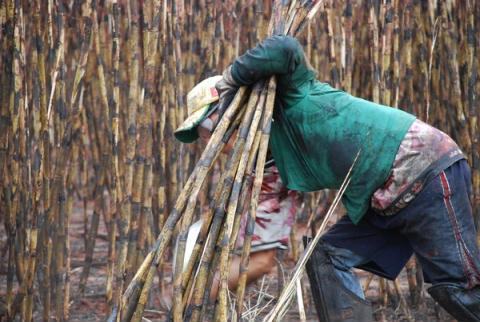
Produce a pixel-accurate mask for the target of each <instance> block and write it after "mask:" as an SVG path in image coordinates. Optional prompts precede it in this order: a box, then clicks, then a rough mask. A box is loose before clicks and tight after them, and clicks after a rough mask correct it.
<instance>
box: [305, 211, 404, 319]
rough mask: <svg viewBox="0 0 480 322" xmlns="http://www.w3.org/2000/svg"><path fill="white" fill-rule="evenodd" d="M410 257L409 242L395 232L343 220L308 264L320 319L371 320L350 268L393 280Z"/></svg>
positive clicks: (368, 306)
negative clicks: (360, 269) (364, 270)
mask: <svg viewBox="0 0 480 322" xmlns="http://www.w3.org/2000/svg"><path fill="white" fill-rule="evenodd" d="M369 213H370V211H369ZM367 215H368V214H367ZM411 254H412V249H411V247H410V245H409V243H408V241H407V240H406V239H405V238H404V237H402V236H401V235H400V234H398V233H396V232H391V231H385V230H381V229H378V228H376V227H374V226H372V225H371V224H369V222H368V221H366V220H362V221H361V222H360V223H359V224H357V225H354V224H353V223H352V221H351V220H350V219H349V218H348V217H347V216H345V217H343V218H342V219H340V220H339V221H338V222H337V223H336V224H335V225H334V226H333V227H332V228H331V229H330V230H329V231H328V232H327V233H326V234H325V235H324V236H323V237H322V239H321V241H320V243H319V245H317V247H316V248H315V251H314V253H313V254H312V256H311V257H310V260H309V261H308V263H307V273H308V275H309V279H310V286H311V289H312V293H313V298H314V301H315V306H316V309H317V313H318V316H319V319H320V320H321V321H328V322H332V321H371V320H372V310H371V305H370V303H369V302H368V301H365V297H364V294H363V290H362V288H361V286H360V284H359V282H358V280H357V277H356V276H355V274H354V273H353V272H352V271H351V268H352V267H359V268H363V269H366V270H368V271H371V272H374V273H376V274H378V275H381V276H384V277H387V278H390V279H394V278H395V277H396V276H397V275H398V273H399V272H400V271H401V269H402V267H403V266H404V265H405V263H406V262H407V261H408V259H409V258H410V256H411Z"/></svg>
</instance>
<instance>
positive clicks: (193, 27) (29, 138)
mask: <svg viewBox="0 0 480 322" xmlns="http://www.w3.org/2000/svg"><path fill="white" fill-rule="evenodd" d="M289 6H290V7H289ZM302 6H303V7H305V8H307V9H305V10H307V11H302V10H303V7H302ZM278 8H280V9H278ZM282 8H283V9H282ZM285 8H286V9H285ZM289 8H290V9H289ZM291 8H295V9H294V10H293V9H291ZM312 8H314V9H315V12H313V9H312ZM292 10H293V11H292ZM295 10H296V11H295ZM308 10H310V11H308ZM287 11H288V12H287ZM292 12H293V13H292ZM314 13H315V15H313V14H314ZM287 16H288V17H290V16H291V17H295V18H294V19H293V18H292V20H288V19H287ZM305 17H307V18H308V19H307V18H305ZM275 19H277V20H276V23H277V26H278V21H283V22H284V23H285V24H286V25H288V24H289V23H291V25H292V26H295V28H297V27H298V29H295V30H297V32H296V33H291V34H295V35H296V36H297V38H298V39H299V40H300V42H301V43H302V44H303V45H304V49H305V52H306V55H307V57H308V58H309V59H310V62H311V65H312V67H313V68H314V69H316V71H317V72H318V79H319V80H320V81H323V82H328V83H330V84H331V85H333V86H335V87H337V88H341V89H344V90H345V91H347V92H349V93H351V94H353V95H355V96H360V97H362V98H366V99H370V100H373V101H375V102H379V103H382V104H385V105H389V106H393V107H394V108H400V109H403V110H406V111H408V112H410V113H413V114H415V115H416V116H417V117H418V118H419V119H421V120H423V121H425V122H427V123H429V124H431V125H434V126H436V127H438V128H440V129H441V130H443V131H444V132H446V133H448V134H449V135H450V136H451V137H452V138H453V139H455V140H456V141H457V142H458V143H459V145H460V146H461V148H462V150H463V151H464V153H465V155H466V156H467V157H468V161H469V164H470V166H471V167H472V174H473V176H472V179H473V195H472V203H473V210H474V219H475V223H476V224H477V226H478V224H480V145H479V138H480V131H479V125H480V121H479V115H480V107H479V106H480V101H479V99H478V93H479V92H480V76H479V71H480V68H479V66H480V52H479V46H478V45H479V43H480V1H478V0H428V1H427V0H425V1H421V0H323V1H318V0H317V1H293V0H292V1H288V0H281V1H280V0H275V1H274V0H243V1H240V0H223V1H222V0H2V1H0V26H1V30H0V31H1V32H0V49H1V51H0V53H1V55H0V224H1V225H0V258H1V260H0V321H99V320H101V321H105V320H107V319H109V320H111V321H113V320H122V321H129V320H135V321H167V320H171V319H172V320H174V321H179V317H180V320H182V319H185V320H188V319H189V315H188V314H186V313H185V312H187V311H188V310H187V309H188V307H189V303H190V302H188V303H187V302H186V301H188V299H189V298H188V296H187V293H188V292H187V291H188V290H192V289H194V286H193V285H196V284H192V283H194V282H193V280H192V279H188V278H187V279H183V280H182V278H180V277H179V278H178V279H177V278H176V277H177V276H174V274H173V272H172V265H173V251H172V247H173V241H174V240H175V239H176V238H177V236H179V235H182V233H183V232H184V231H185V227H188V224H189V222H187V220H186V219H182V218H180V219H178V218H177V220H176V221H174V222H173V223H172V221H169V219H168V218H169V217H172V216H171V215H172V214H174V215H176V211H177V208H176V202H178V199H181V198H179V196H182V195H183V194H182V192H183V188H184V187H186V186H188V185H189V184H188V182H189V177H190V174H191V173H192V171H194V169H196V162H197V161H198V160H199V158H200V157H201V154H202V151H203V149H204V145H202V144H189V145H182V144H180V143H179V142H178V141H176V140H175V139H174V137H173V130H174V129H175V128H176V127H177V126H178V125H179V124H180V123H181V122H182V121H183V119H184V118H185V116H186V113H187V108H186V93H187V92H188V91H189V90H190V89H191V88H192V87H193V86H194V85H195V84H196V83H197V82H199V81H200V80H202V79H204V78H206V77H209V76H213V75H217V74H221V73H222V71H223V70H224V68H226V67H227V66H228V65H229V64H231V63H232V61H233V59H234V58H235V57H237V56H239V55H241V54H242V53H244V52H245V51H246V50H247V49H248V48H251V47H253V46H254V45H255V44H257V43H258V42H259V41H260V40H262V39H263V38H265V37H266V36H267V35H268V34H269V33H270V34H271V33H272V30H278V29H275V28H273V29H269V25H270V24H271V21H274V20H275ZM282 19H283V20H282ZM302 19H303V20H302ZM292 21H293V22H292ZM297 22H298V24H297ZM273 24H274V25H275V23H273ZM299 26H300V27H302V28H300V27H299ZM292 28H293V27H292ZM285 33H286V31H285ZM272 84H274V83H273V82H271V83H269V86H270V87H269V88H270V89H272V88H273V92H274V87H271V85H272ZM259 86H260V85H259ZM253 92H254V90H252V93H253ZM259 93H260V92H258V95H257V94H255V95H257V96H258V97H259V100H262V99H263V101H264V102H266V103H265V104H266V105H268V102H269V96H267V98H265V96H262V95H263V94H259ZM251 95H252V96H253V95H254V94H251ZM265 95H267V94H265ZM272 102H273V101H272ZM232 104H233V103H232ZM252 111H253V108H252ZM245 113H247V112H245ZM252 115H253V112H252ZM255 115H256V114H255ZM259 115H260V114H259ZM255 117H256V116H254V117H253V120H255V119H256V118H255ZM242 124H243V123H242ZM257 124H258V122H257ZM262 124H263V123H262ZM237 125H238V124H237ZM259 128H260V126H259ZM252 133H254V131H253V132H252ZM252 138H253V136H252ZM255 138H256V137H255ZM259 140H260V136H258V140H257V139H255V140H254V141H252V142H250V143H251V144H252V146H255V147H256V148H258V149H259V151H263V150H262V145H261V144H260V143H259ZM248 142H249V141H248V140H246V141H245V142H242V144H248ZM262 142H263V141H262ZM265 142H268V136H267V137H266V141H265ZM259 146H260V147H259ZM253 154H254V153H252V155H253ZM259 155H261V152H259ZM246 157H247V159H249V158H248V155H246ZM247 159H245V160H247ZM202 160H203V159H202ZM229 164H230V162H229V161H228V160H227V157H225V156H219V157H218V158H216V159H215V158H214V159H213V161H212V163H211V166H209V167H208V174H207V169H206V170H205V174H206V180H205V181H204V182H203V184H201V185H199V186H198V189H197V190H198V191H197V193H196V194H192V195H191V196H193V197H192V198H190V199H192V200H190V201H189V204H190V203H192V205H193V207H190V208H191V211H190V212H189V215H188V216H186V217H187V218H189V220H191V219H192V218H193V219H196V218H200V217H202V216H204V214H205V213H208V212H209V211H210V210H211V209H212V208H214V207H216V206H218V204H216V203H215V201H218V200H219V198H220V199H221V198H223V197H221V196H220V194H221V192H222V189H221V188H218V189H217V187H218V181H219V180H218V177H219V176H221V175H222V174H223V173H224V172H225V173H230V169H231V165H229ZM240 164H241V163H240ZM251 164H253V163H252V162H249V163H248V164H247V165H246V168H247V169H249V166H251ZM251 170H252V169H251V167H250V171H251ZM195 173H197V172H195ZM222 178H223V177H222ZM227 178H228V176H227ZM200 183H201V182H200ZM224 190H225V189H224ZM227 190H228V189H227ZM216 191H217V192H216ZM233 193H234V192H232V194H233ZM334 196H335V191H320V192H315V193H309V194H304V195H303V204H302V207H301V209H300V210H299V213H298V215H297V222H296V224H295V226H294V229H293V231H292V234H291V237H292V238H291V243H290V249H289V250H288V251H284V252H280V254H279V256H278V265H277V266H278V267H277V270H276V273H275V274H271V275H268V276H266V277H265V278H263V279H261V280H259V281H257V282H256V283H254V284H253V285H251V286H247V288H246V289H243V290H240V291H239V292H237V293H235V292H227V291H226V290H224V292H221V295H220V299H219V301H218V303H217V304H216V305H215V303H210V304H204V308H202V312H201V314H202V315H201V319H202V320H204V321H209V320H210V318H209V317H208V316H209V315H208V310H209V309H208V308H209V307H211V308H212V311H213V312H215V314H214V317H215V318H216V319H217V320H220V321H221V320H228V321H233V320H236V321H239V320H242V321H261V320H262V319H263V318H264V317H265V316H266V314H267V313H268V312H269V311H270V310H271V308H272V307H273V305H274V304H275V303H276V301H277V299H278V297H279V294H280V293H281V291H282V289H283V287H284V286H285V285H286V284H287V283H288V281H289V277H290V276H291V273H292V269H293V268H294V266H295V263H296V261H297V260H298V258H299V257H300V255H301V253H302V252H303V246H302V244H301V236H302V235H303V234H312V233H313V234H314V233H315V232H316V230H317V229H318V228H319V226H320V223H321V222H322V219H323V217H324V216H325V214H326V213H327V210H328V208H329V206H330V204H331V203H332V202H333V200H334ZM237 197H238V198H236V199H235V203H236V200H245V198H243V199H242V196H241V195H240V196H237ZM177 198H178V199H177ZM225 198H228V196H226V197H225ZM212 200H213V201H212ZM231 204H232V203H230V204H228V206H229V207H230V205H231ZM190 208H188V207H187V209H190ZM234 212H235V211H234ZM343 214H344V211H343V210H342V208H337V209H336V211H335V213H334V215H333V217H332V220H330V224H332V223H333V222H334V221H335V220H336V219H338V218H339V217H340V216H342V215H343ZM225 225H226V226H225V227H227V228H225V229H226V230H229V229H230V230H232V228H231V227H230V226H228V224H225ZM228 227H230V228H228ZM233 227H237V226H235V225H234V226H233ZM161 232H166V233H167V236H169V237H168V238H164V239H162V243H164V244H165V247H164V248H162V251H163V250H164V251H163V253H161V256H157V258H155V260H152V259H151V257H150V256H151V254H152V253H151V252H150V250H151V249H152V247H153V249H155V247H158V242H157V244H156V240H157V241H158V240H160V239H161V238H159V239H157V236H159V235H162V233H161ZM233 232H234V234H233V235H232V236H235V228H234V229H233ZM209 233H210V232H209ZM222 233H223V230H222ZM217 234H218V233H217ZM170 236H171V238H170ZM215 236H217V235H215ZM222 236H223V235H222ZM479 237H480V235H479ZM218 240H219V241H218V244H217V245H215V240H213V242H211V247H212V248H211V251H212V252H213V253H215V252H218V253H221V254H222V255H221V256H220V255H219V256H213V255H212V256H211V258H210V259H209V260H208V261H206V262H205V261H204V263H203V264H204V265H206V266H203V267H205V268H208V269H207V271H208V270H209V271H214V270H215V267H220V269H221V270H222V271H223V272H225V269H224V268H225V267H227V266H226V265H227V264H228V260H229V257H228V254H229V251H228V248H227V247H228V246H229V245H228V242H227V243H226V245H225V243H222V242H221V237H219V239H218ZM162 245H163V244H162ZM248 251H249V248H248ZM248 251H247V253H248ZM213 253H212V254H213ZM156 254H158V253H156ZM223 254H226V255H225V256H226V257H223ZM149 258H150V261H148V259H149ZM224 258H225V260H223V259H224ZM142 263H147V264H143V265H142ZM203 264H202V265H203ZM147 265H148V268H149V270H148V271H146V270H145V269H146V267H147ZM192 265H193V264H192ZM137 272H139V273H137ZM140 272H141V273H140ZM144 272H145V273H144ZM148 272H151V273H148ZM147 273H148V274H147ZM180 275H182V274H180ZM211 275H212V274H210V276H211ZM223 275H224V274H222V278H223ZM360 276H361V281H362V285H363V286H364V289H365V290H366V294H367V297H368V299H369V300H371V301H372V302H373V303H374V309H375V318H376V320H377V321H451V319H450V318H449V317H448V315H447V314H446V313H445V312H443V311H442V310H441V309H440V308H439V307H438V306H437V305H435V304H434V303H433V301H432V300H431V299H430V298H429V296H428V294H427V293H426V291H425V290H426V286H425V285H424V283H423V280H422V274H421V267H420V265H419V264H418V263H417V262H416V260H415V258H412V259H411V260H410V262H409V263H408V265H407V266H406V268H405V269H404V271H403V272H402V274H401V275H400V277H399V278H398V279H397V280H396V281H394V282H392V281H387V280H384V279H380V278H379V277H374V276H373V275H370V274H367V273H365V272H362V273H360ZM139 285H140V286H139ZM145 285H148V288H146V287H144V286H145ZM203 285H205V284H203ZM206 285H207V287H208V285H209V284H206ZM298 285H299V286H298V288H297V293H296V295H295V296H294V299H293V300H292V301H291V302H290V305H289V306H287V307H286V309H285V310H286V311H285V312H284V314H285V315H284V317H283V319H282V321H315V320H316V314H315V311H314V305H313V302H312V299H311V294H310V290H309V285H308V280H307V278H306V276H304V277H303V278H301V279H300V283H299V284H298ZM174 286H175V287H174ZM186 290H187V291H186ZM195 290H196V289H195ZM299 291H301V292H299ZM182 292H184V293H182ZM165 294H171V295H173V296H174V298H175V303H177V304H175V306H174V307H173V308H171V305H170V303H168V301H166V299H165V298H166V296H165ZM202 294H203V293H202ZM239 294H240V296H239ZM182 300H183V302H182ZM192 301H194V300H192ZM178 303H180V304H178ZM182 303H183V306H182V305H181V304H182ZM192 303H193V302H192ZM199 303H200V304H201V303H202V302H199ZM197 308H198V307H197ZM184 309H185V310H186V311H184ZM205 311H207V312H205ZM125 312H130V313H128V314H127V313H125ZM134 312H135V313H134ZM197 313H198V314H199V315H198V316H200V311H198V312H197ZM129 314H130V315H129ZM132 314H133V315H132ZM127 316H128V318H127ZM192 316H196V315H192ZM211 318H212V319H213V317H211Z"/></svg>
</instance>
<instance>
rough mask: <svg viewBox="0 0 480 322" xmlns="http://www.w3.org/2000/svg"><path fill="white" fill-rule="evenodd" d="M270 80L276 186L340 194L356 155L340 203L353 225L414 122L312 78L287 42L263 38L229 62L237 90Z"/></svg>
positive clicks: (289, 40)
mask: <svg viewBox="0 0 480 322" xmlns="http://www.w3.org/2000/svg"><path fill="white" fill-rule="evenodd" d="M271 75H276V76H277V95H276V101H275V109H274V114H273V122H272V130H271V137H270V150H271V152H272V155H273V157H274V159H275V163H276V165H277V167H278V169H279V172H280V175H281V178H282V181H283V182H284V183H285V185H286V186H287V187H288V188H289V189H292V190H300V191H316V190H320V189H325V188H329V189H338V188H339V187H340V185H341V184H342V182H343V180H344V178H345V176H346V175H347V172H348V170H349V169H350V167H351V165H352V164H353V161H354V159H355V157H356V156H357V153H359V151H360V153H359V156H358V160H357V162H356V164H355V166H354V167H353V170H352V175H351V181H350V184H349V186H348V188H347V190H346V191H345V194H344V196H343V200H342V202H343V204H344V206H345V208H346V209H347V212H348V215H349V217H350V218H351V220H352V221H353V222H354V223H358V222H359V221H360V219H361V218H362V216H363V215H364V214H365V212H366V211H367V209H368V207H369V204H370V198H371V196H372V194H373V192H374V191H375V190H376V189H377V188H378V187H380V186H381V185H382V184H383V183H384V181H385V180H386V179H387V177H388V175H389V172H390V169H391V167H392V164H393V161H394V159H395V155H396V153H397V150H398V147H399V146H400V143H401V141H402V139H403V138H404V136H405V134H406V132H407V130H408V128H409V127H410V125H411V124H412V123H413V121H414V120H415V117H414V116H413V115H411V114H408V113H406V112H403V111H400V110H398V109H394V108H391V107H388V106H383V105H379V104H376V103H373V102H370V101H367V100H363V99H360V98H357V97H354V96H351V95H349V94H348V93H345V92H343V91H341V90H338V89H335V88H333V87H331V86H329V85H328V84H326V83H321V82H319V81H317V80H316V79H315V76H316V75H315V72H314V71H313V70H312V69H311V68H310V67H309V65H308V63H307V61H306V59H305V55H304V52H303V50H302V47H301V45H300V44H299V43H298V41H297V40H296V39H295V38H292V37H288V36H273V37H270V38H267V39H266V40H264V41H263V42H262V43H260V44H259V45H257V46H256V47H255V48H253V49H251V50H249V51H247V53H245V54H244V55H242V56H241V57H239V58H237V59H236V60H235V62H234V63H233V65H232V76H233V78H234V80H235V81H237V82H238V84H240V85H250V84H253V83H255V82H256V81H257V80H260V79H263V78H267V77H269V76H271Z"/></svg>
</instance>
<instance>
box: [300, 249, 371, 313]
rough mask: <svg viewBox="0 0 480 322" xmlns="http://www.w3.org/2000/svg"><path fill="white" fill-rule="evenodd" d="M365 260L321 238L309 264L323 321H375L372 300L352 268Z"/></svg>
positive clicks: (311, 284) (309, 274)
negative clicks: (369, 299)
mask: <svg viewBox="0 0 480 322" xmlns="http://www.w3.org/2000/svg"><path fill="white" fill-rule="evenodd" d="M363 261H364V259H363V258H362V257H361V256H359V255H357V254H354V253H352V252H351V251H349V250H347V249H343V248H336V247H333V246H331V245H328V244H325V243H323V242H322V241H321V242H320V244H319V245H317V247H315V250H314V251H313V253H312V255H311V257H310V259H309V260H308V262H307V267H306V268H307V274H308V278H309V280H310V289H311V290H312V295H313V300H314V303H315V308H316V310H317V314H318V317H319V319H320V321H325V322H340V321H352V322H353V321H357V322H367V321H372V317H373V316H372V308H371V304H370V302H368V301H366V300H365V296H364V294H363V291H362V288H361V286H360V284H359V282H358V280H357V278H356V276H355V275H354V273H353V272H351V270H350V269H351V268H352V267H353V266H355V265H358V264H360V263H362V262H363Z"/></svg>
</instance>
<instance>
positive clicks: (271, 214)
mask: <svg viewBox="0 0 480 322" xmlns="http://www.w3.org/2000/svg"><path fill="white" fill-rule="evenodd" d="M221 79H222V76H213V77H210V78H207V79H205V80H203V81H202V82H200V83H199V84H197V85H196V86H195V87H194V88H193V89H192V90H191V91H190V92H189V93H188V94H187V108H188V116H187V118H186V119H185V121H184V122H183V123H182V124H181V125H180V127H178V129H177V130H176V131H175V137H176V138H177V139H178V140H180V141H181V142H184V143H191V142H194V141H196V140H197V139H198V138H201V140H202V141H203V142H205V143H207V142H208V140H209V139H210V137H211V134H212V132H213V130H214V125H215V124H216V122H217V121H218V117H219V114H218V107H219V105H218V103H219V95H218V92H217V90H216V88H215V84H216V83H217V82H218V81H220V80H221ZM234 138H235V135H233V136H232V139H231V140H230V141H229V142H228V143H227V144H226V146H225V147H224V149H223V150H222V152H224V153H229V152H230V151H231V150H232V141H233V140H234ZM217 180H218V178H217ZM299 204H300V195H299V194H298V193H297V192H296V191H292V190H288V189H287V188H286V187H285V185H284V184H283V183H282V181H281V179H280V175H279V173H278V169H277V167H276V166H275V164H274V162H273V160H272V159H270V160H268V161H267V162H266V164H265V169H264V174H263V182H262V187H261V191H260V195H259V201H258V208H257V214H256V218H255V223H254V224H253V226H254V228H253V232H254V233H253V236H252V244H251V255H250V259H249V265H248V271H247V283H251V282H253V281H255V280H256V279H258V278H260V277H262V276H263V275H265V274H268V273H270V272H272V270H273V269H274V267H275V266H276V256H277V250H278V249H287V248H288V242H289V236H290V231H291V229H292V226H293V224H294V222H295V214H296V212H297V209H298V208H299ZM247 218H248V211H246V212H244V213H243V215H242V218H241V224H240V231H239V235H238V238H237V241H236V245H237V249H238V251H239V252H238V253H239V254H234V256H233V258H232V263H231V265H230V267H231V268H230V272H229V276H228V286H229V288H230V289H235V287H236V286H237V285H238V279H239V277H240V272H239V264H240V256H239V255H241V245H243V244H244V239H245V233H246V228H247V221H248V220H247ZM200 225H201V222H200V221H199V222H196V223H194V224H193V225H192V227H191V228H190V229H189V233H188V237H187V249H186V256H185V259H184V262H185V263H186V262H187V260H188V258H189V256H190V253H191V251H190V252H189V251H188V244H189V240H190V244H193V243H195V241H196V237H197V236H198V234H199V231H200V229H199V227H200ZM191 248H193V247H191ZM217 277H218V276H217ZM217 290H218V279H216V280H215V281H214V285H212V287H211V291H210V297H211V298H215V297H216V292H217Z"/></svg>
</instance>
